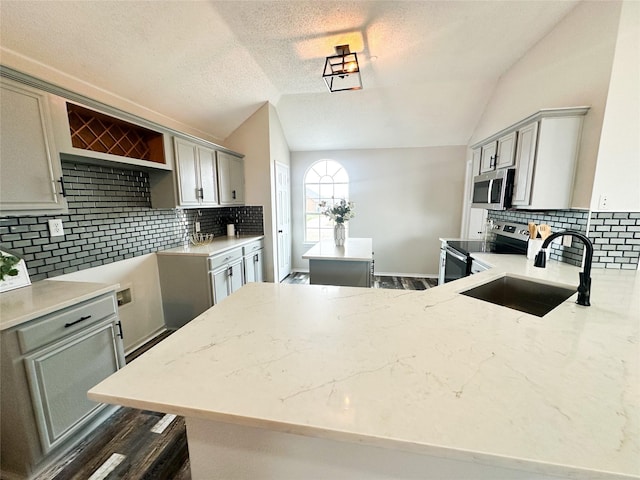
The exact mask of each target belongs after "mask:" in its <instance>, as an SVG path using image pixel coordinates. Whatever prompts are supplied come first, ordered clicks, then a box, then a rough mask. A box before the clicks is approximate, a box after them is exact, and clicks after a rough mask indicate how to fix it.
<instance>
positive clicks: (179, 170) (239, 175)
mask: <svg viewBox="0 0 640 480" xmlns="http://www.w3.org/2000/svg"><path fill="white" fill-rule="evenodd" d="M214 147H215V146H214V145H213V144H212V145H211V147H207V146H205V143H204V142H203V143H199V142H194V141H191V140H188V139H186V138H182V137H174V153H175V163H176V171H175V181H176V185H177V190H178V195H177V196H178V198H177V201H176V202H175V203H176V205H174V206H179V207H184V208H193V207H217V206H221V205H243V204H244V161H243V159H242V157H241V156H237V155H232V154H230V153H228V152H223V151H221V150H216V149H215V148H214ZM152 186H153V178H152ZM152 195H153V192H152ZM152 202H153V197H152ZM163 204H164V206H166V204H167V203H166V201H164V202H163Z"/></svg>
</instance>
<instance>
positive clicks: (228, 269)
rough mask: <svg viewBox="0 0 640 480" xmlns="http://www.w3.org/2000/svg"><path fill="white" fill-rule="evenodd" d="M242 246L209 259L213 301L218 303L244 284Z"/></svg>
mask: <svg viewBox="0 0 640 480" xmlns="http://www.w3.org/2000/svg"><path fill="white" fill-rule="evenodd" d="M242 260H243V253H242V248H236V249H234V250H230V251H228V252H225V253H222V254H220V255H214V256H213V257H211V258H210V259H209V276H210V278H211V289H212V291H213V303H214V305H215V304H216V303H220V302H221V301H222V300H224V299H225V298H227V297H228V296H229V295H231V294H232V293H233V292H235V291H236V290H238V289H239V288H240V287H242V285H244V283H245V282H244V271H243V268H242V266H243V265H242V263H243V261H242Z"/></svg>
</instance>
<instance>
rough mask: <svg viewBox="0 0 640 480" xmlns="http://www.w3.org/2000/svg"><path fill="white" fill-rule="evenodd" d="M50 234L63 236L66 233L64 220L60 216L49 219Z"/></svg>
mask: <svg viewBox="0 0 640 480" xmlns="http://www.w3.org/2000/svg"><path fill="white" fill-rule="evenodd" d="M49 235H50V236H52V237H62V236H63V235H64V228H63V226H62V220H60V219H59V218H53V219H51V220H49Z"/></svg>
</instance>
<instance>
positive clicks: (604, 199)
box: [598, 195, 609, 210]
mask: <svg viewBox="0 0 640 480" xmlns="http://www.w3.org/2000/svg"><path fill="white" fill-rule="evenodd" d="M608 203H609V198H608V197H607V196H606V195H600V201H599V202H598V208H599V209H600V210H605V209H606V208H607V204H608Z"/></svg>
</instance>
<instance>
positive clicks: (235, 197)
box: [217, 152, 244, 205]
mask: <svg viewBox="0 0 640 480" xmlns="http://www.w3.org/2000/svg"><path fill="white" fill-rule="evenodd" d="M217 157H218V164H217V165H218V191H219V194H220V204H221V205H238V204H243V203H244V161H243V159H242V158H238V157H235V156H233V155H229V154H228V153H225V152H217Z"/></svg>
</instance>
